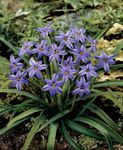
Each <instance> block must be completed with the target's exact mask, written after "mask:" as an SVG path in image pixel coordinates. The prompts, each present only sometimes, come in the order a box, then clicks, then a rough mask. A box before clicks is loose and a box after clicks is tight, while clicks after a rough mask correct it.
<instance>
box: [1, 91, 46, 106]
mask: <svg viewBox="0 0 123 150" xmlns="http://www.w3.org/2000/svg"><path fill="white" fill-rule="evenodd" d="M0 93H16V94H19V95H23V96H26V97H28V98H31V99H33V100H36V101H38V102H40V103H41V104H42V105H44V106H45V107H47V108H49V106H48V105H47V103H45V102H44V100H42V99H41V98H40V97H38V96H35V95H33V94H31V93H28V92H25V91H19V90H16V89H0Z"/></svg>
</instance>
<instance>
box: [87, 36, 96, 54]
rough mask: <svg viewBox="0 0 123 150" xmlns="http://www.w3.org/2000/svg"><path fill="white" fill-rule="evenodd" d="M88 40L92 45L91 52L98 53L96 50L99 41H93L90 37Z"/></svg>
mask: <svg viewBox="0 0 123 150" xmlns="http://www.w3.org/2000/svg"><path fill="white" fill-rule="evenodd" d="M88 40H89V42H90V44H91V46H90V48H89V52H94V53H96V52H97V50H96V44H97V41H96V40H93V39H92V38H91V37H88Z"/></svg>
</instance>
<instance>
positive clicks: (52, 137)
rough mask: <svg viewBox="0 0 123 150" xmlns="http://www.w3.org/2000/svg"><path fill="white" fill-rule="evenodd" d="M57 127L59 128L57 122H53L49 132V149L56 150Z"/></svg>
mask: <svg viewBox="0 0 123 150" xmlns="http://www.w3.org/2000/svg"><path fill="white" fill-rule="evenodd" d="M57 128H58V124H57V123H51V124H50V129H49V134H48V143H47V150H54V147H55V138H56V132H57Z"/></svg>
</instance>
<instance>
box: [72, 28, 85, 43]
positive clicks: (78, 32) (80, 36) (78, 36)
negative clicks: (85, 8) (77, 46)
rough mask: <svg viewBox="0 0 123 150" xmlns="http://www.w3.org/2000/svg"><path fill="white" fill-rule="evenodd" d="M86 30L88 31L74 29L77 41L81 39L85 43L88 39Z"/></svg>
mask: <svg viewBox="0 0 123 150" xmlns="http://www.w3.org/2000/svg"><path fill="white" fill-rule="evenodd" d="M85 31H86V30H85V29H78V28H74V29H72V33H73V35H74V37H75V42H76V43H78V42H79V41H81V42H82V43H85V41H86V36H85V35H84V33H85Z"/></svg>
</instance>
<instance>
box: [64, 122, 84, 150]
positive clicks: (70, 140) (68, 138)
mask: <svg viewBox="0 0 123 150" xmlns="http://www.w3.org/2000/svg"><path fill="white" fill-rule="evenodd" d="M61 131H62V134H63V136H64V138H65V140H66V141H67V142H68V144H70V145H71V146H72V148H73V149H74V150H84V147H82V146H80V145H79V144H77V143H76V142H75V140H74V139H73V138H72V137H71V136H70V134H69V133H68V131H67V129H66V128H65V125H64V123H63V122H62V123H61Z"/></svg>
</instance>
